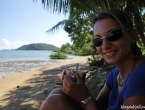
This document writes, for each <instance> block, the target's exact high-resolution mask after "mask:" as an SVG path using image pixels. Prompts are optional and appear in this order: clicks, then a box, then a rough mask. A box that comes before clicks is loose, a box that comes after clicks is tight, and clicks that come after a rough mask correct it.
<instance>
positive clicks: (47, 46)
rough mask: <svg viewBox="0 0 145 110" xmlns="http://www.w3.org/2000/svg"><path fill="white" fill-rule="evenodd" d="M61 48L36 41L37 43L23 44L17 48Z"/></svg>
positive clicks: (54, 49) (53, 49)
mask: <svg viewBox="0 0 145 110" xmlns="http://www.w3.org/2000/svg"><path fill="white" fill-rule="evenodd" d="M59 49H60V48H58V47H56V46H54V45H51V44H45V43H35V44H28V45H23V46H21V47H19V48H17V49H16V50H52V51H56V50H59Z"/></svg>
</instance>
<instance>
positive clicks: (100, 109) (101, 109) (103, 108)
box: [85, 84, 110, 110]
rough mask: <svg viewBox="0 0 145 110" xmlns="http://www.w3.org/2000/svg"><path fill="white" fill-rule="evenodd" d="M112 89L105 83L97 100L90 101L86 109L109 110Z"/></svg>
mask: <svg viewBox="0 0 145 110" xmlns="http://www.w3.org/2000/svg"><path fill="white" fill-rule="evenodd" d="M109 93H110V90H109V89H108V87H107V86H106V84H105V85H104V87H103V88H102V90H101V91H100V93H99V95H98V97H97V98H96V100H94V99H92V100H90V101H89V102H88V104H87V105H86V107H85V110H107V108H108V99H109Z"/></svg>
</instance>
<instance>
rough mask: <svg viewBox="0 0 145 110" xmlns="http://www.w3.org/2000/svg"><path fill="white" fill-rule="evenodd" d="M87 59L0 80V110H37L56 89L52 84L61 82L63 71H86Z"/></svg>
mask: <svg viewBox="0 0 145 110" xmlns="http://www.w3.org/2000/svg"><path fill="white" fill-rule="evenodd" d="M87 58H88V57H81V58H75V59H70V60H69V61H66V62H61V63H57V64H53V65H50V66H46V67H41V68H37V69H34V70H30V71H26V72H23V73H18V74H14V75H11V76H7V77H4V78H0V110H39V108H40V106H41V104H42V102H43V101H44V100H45V98H46V97H47V96H48V94H49V93H50V91H51V90H52V89H54V88H56V87H61V86H55V85H54V83H55V82H58V81H61V72H62V71H63V70H64V69H75V64H76V63H79V64H80V66H79V69H81V70H84V71H88V70H89V69H90V67H89V66H88V64H87Z"/></svg>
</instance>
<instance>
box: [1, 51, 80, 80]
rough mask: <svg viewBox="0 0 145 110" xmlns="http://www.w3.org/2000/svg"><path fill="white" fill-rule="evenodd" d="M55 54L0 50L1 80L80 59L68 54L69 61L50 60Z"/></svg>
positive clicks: (50, 52)
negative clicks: (50, 56)
mask: <svg viewBox="0 0 145 110" xmlns="http://www.w3.org/2000/svg"><path fill="white" fill-rule="evenodd" d="M53 53H55V52H53V51H50V50H49V51H37V50H34V51H32V50H0V78H4V77H6V76H8V75H12V74H16V73H21V72H24V71H28V70H32V69H35V68H39V67H44V66H48V65H51V64H56V63H60V62H64V61H66V60H68V59H72V58H76V57H79V56H74V55H70V54H67V57H68V59H50V58H49V55H50V54H53Z"/></svg>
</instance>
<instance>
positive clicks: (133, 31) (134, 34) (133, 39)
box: [131, 29, 138, 44]
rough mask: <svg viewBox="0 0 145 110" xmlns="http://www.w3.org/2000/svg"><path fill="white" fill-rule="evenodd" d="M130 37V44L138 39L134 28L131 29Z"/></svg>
mask: <svg viewBox="0 0 145 110" xmlns="http://www.w3.org/2000/svg"><path fill="white" fill-rule="evenodd" d="M131 39H132V41H131V42H132V44H134V43H135V42H136V41H137V40H138V33H137V30H136V29H132V30H131Z"/></svg>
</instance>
